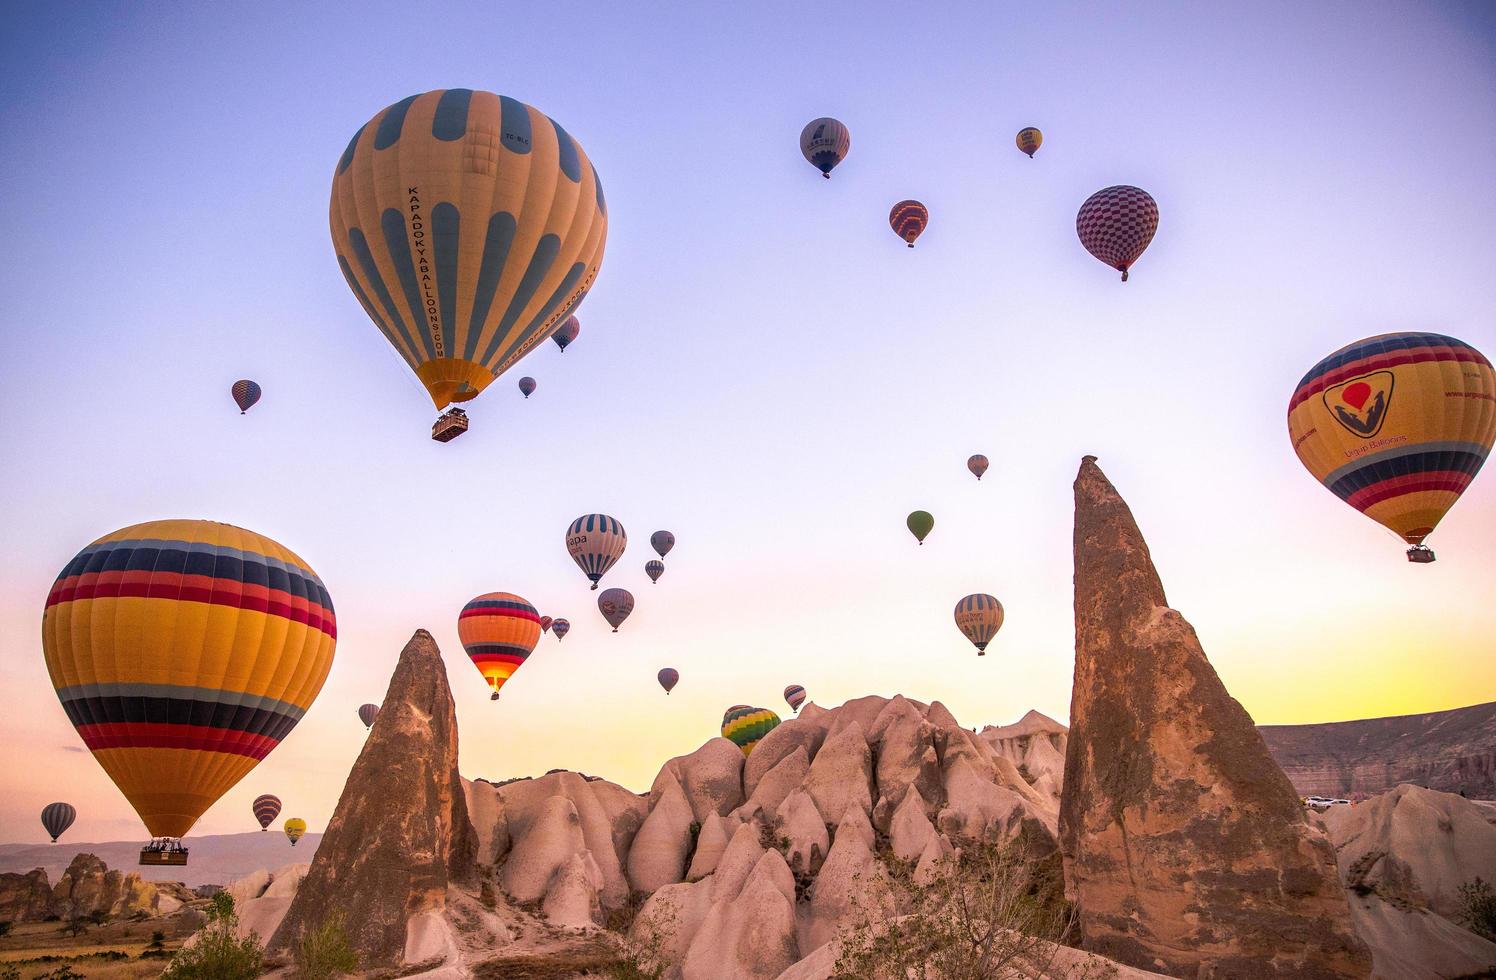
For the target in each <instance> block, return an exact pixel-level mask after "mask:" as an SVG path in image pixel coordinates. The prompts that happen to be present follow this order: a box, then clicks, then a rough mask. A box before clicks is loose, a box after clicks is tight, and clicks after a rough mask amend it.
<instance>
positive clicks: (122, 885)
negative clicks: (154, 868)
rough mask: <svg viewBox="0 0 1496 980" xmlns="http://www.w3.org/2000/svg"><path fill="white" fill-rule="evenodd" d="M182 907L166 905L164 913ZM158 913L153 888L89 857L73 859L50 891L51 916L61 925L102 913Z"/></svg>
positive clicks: (135, 876)
mask: <svg viewBox="0 0 1496 980" xmlns="http://www.w3.org/2000/svg"><path fill="white" fill-rule="evenodd" d="M180 907H181V903H180V902H176V901H172V902H169V903H168V908H167V909H166V911H175V909H176V908H180ZM160 911H162V910H161V895H160V893H159V892H158V891H157V889H156V886H155V885H154V884H152V883H151V882H149V881H145V880H143V879H142V878H141V877H140V875H139V874H136V873H135V872H133V871H132V872H130V873H129V874H125V873H124V872H121V871H118V870H110V868H109V866H108V865H106V864H105V863H104V862H103V861H101V860H100V859H99V858H98V857H96V856H94V855H92V854H79V855H77V856H75V857H74V858H73V860H72V863H70V864H69V865H68V869H67V870H66V871H64V872H63V874H62V877H61V878H58V879H57V884H56V885H54V886H53V887H52V902H51V914H53V915H56V916H59V917H60V918H62V919H63V920H64V921H66V920H68V919H72V918H75V917H78V916H88V915H91V914H93V913H96V912H102V913H103V914H105V915H107V916H110V917H118V916H123V915H133V914H135V913H137V912H144V913H146V914H147V915H155V914H157V913H158V912H160Z"/></svg>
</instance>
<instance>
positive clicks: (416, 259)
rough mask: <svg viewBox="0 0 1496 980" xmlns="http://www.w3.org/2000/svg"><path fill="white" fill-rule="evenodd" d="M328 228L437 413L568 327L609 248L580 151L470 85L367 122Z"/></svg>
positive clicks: (360, 293)
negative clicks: (566, 324)
mask: <svg viewBox="0 0 1496 980" xmlns="http://www.w3.org/2000/svg"><path fill="white" fill-rule="evenodd" d="M330 219H331V226H332V240H333V249H334V251H335V252H336V253H337V259H338V265H339V266H340V267H341V269H342V271H343V276H344V278H345V279H347V281H348V286H349V288H350V289H352V290H353V293H354V295H355V296H357V297H358V301H359V303H360V304H361V305H362V306H363V308H364V311H365V312H366V313H368V315H369V319H371V320H373V321H374V324H375V326H377V327H378V328H379V330H380V332H381V333H383V334H384V336H385V339H386V340H388V341H389V342H390V344H391V345H393V346H394V348H395V350H396V351H397V352H398V353H399V354H400V356H401V357H402V358H404V360H405V362H406V364H408V365H409V366H410V369H411V370H412V371H414V372H415V375H416V377H417V378H419V379H420V382H421V384H422V385H423V386H425V388H426V391H427V392H428V393H429V394H430V395H431V400H432V402H433V403H435V405H436V407H437V408H445V407H446V406H447V405H449V404H451V403H452V402H465V401H467V400H469V399H471V398H474V397H476V396H477V395H478V393H479V392H481V391H482V390H483V389H484V388H486V387H488V385H489V383H490V382H492V381H493V380H494V378H496V377H498V376H499V375H501V374H503V373H504V371H506V370H507V369H508V368H509V367H510V366H511V365H512V364H514V363H515V362H516V361H518V360H519V359H520V358H521V357H523V356H524V355H525V354H527V353H528V352H529V351H530V350H532V349H533V348H534V347H535V346H536V345H537V344H539V343H540V342H541V341H543V340H545V338H547V337H549V336H550V335H551V334H552V332H554V331H555V329H556V328H557V327H558V326H559V325H560V324H562V323H563V322H565V320H566V319H567V317H568V316H570V315H571V313H572V312H573V311H574V310H575V309H576V308H577V306H578V304H580V303H581V302H582V300H583V299H584V298H585V297H586V295H587V291H588V290H589V289H591V288H592V283H593V280H594V278H595V277H596V276H597V272H598V269H599V268H600V267H601V265H602V259H603V248H604V245H605V243H606V241H607V237H608V217H607V207H606V205H605V204H604V201H603V190H602V184H601V183H599V182H598V178H597V172H596V171H595V170H594V169H593V166H592V162H591V161H590V160H589V159H588V158H587V154H586V153H585V152H584V151H583V150H582V147H581V145H580V144H579V143H577V141H576V140H575V139H573V138H572V137H571V136H570V134H568V133H567V132H566V130H564V129H562V128H561V126H560V124H558V123H556V122H555V121H554V120H552V119H550V118H549V117H547V116H546V115H544V114H543V113H541V112H540V111H539V110H537V109H534V108H532V107H531V106H528V105H525V104H524V103H523V102H518V101H516V100H514V99H511V98H508V97H506V96H500V95H494V94H493V93H491V92H478V91H473V90H471V89H465V88H454V89H446V90H437V91H433V92H426V93H425V94H422V95H413V96H410V97H409V98H406V99H402V100H401V101H399V102H396V103H395V104H394V105H392V106H390V107H388V108H387V109H384V110H382V111H381V112H379V113H377V114H376V115H375V116H374V118H372V119H370V120H369V121H368V122H367V123H365V124H364V125H363V126H362V127H361V128H360V129H359V131H358V132H357V133H355V134H354V135H353V139H352V140H351V141H350V142H349V143H348V148H347V150H345V151H344V152H343V157H342V159H341V160H339V161H338V165H337V170H336V173H335V174H334V176H333V182H332V204H331V208H330Z"/></svg>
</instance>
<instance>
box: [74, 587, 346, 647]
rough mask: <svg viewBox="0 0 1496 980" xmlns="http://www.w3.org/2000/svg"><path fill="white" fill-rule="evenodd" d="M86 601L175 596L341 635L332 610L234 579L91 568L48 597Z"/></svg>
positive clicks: (293, 596) (297, 597)
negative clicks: (263, 615) (104, 570)
mask: <svg viewBox="0 0 1496 980" xmlns="http://www.w3.org/2000/svg"><path fill="white" fill-rule="evenodd" d="M86 599H171V600H175V601H180V602H202V603H206V604H208V605H212V606H229V607H232V608H235V609H247V610H250V611H251V612H261V613H265V614H267V615H270V616H279V617H281V618H282V619H289V620H291V621H292V622H294V623H305V624H306V625H307V626H309V627H311V628H312V629H316V630H321V631H322V632H323V633H326V634H327V635H328V636H330V637H332V638H333V639H337V636H338V625H337V620H336V619H335V618H334V617H333V615H332V612H331V610H328V609H325V608H324V607H322V606H321V605H320V604H318V603H314V602H312V601H310V600H308V599H306V598H305V597H303V596H296V595H291V594H290V593H288V592H283V591H281V590H279V589H267V588H265V587H263V586H257V585H251V584H249V583H245V582H237V581H234V580H233V579H224V578H212V577H208V576H202V575H181V574H178V573H176V572H160V571H156V572H100V573H97V574H95V573H93V572H88V573H85V574H83V575H79V576H76V577H70V578H66V579H59V580H58V581H57V582H56V584H54V585H53V586H52V592H51V594H49V595H48V596H47V605H48V606H49V607H50V606H55V605H58V604H60V603H64V602H81V601H83V600H86Z"/></svg>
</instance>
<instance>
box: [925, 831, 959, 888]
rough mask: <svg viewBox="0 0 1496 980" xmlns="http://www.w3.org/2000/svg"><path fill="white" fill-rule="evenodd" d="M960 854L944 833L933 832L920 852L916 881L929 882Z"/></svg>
mask: <svg viewBox="0 0 1496 980" xmlns="http://www.w3.org/2000/svg"><path fill="white" fill-rule="evenodd" d="M959 856H960V852H959V851H957V850H956V849H955V848H954V847H952V846H951V842H950V839H949V838H948V837H946V836H945V835H944V834H937V833H931V834H930V837H929V840H928V841H927V842H926V844H925V849H924V850H923V851H921V852H920V855H919V861H918V862H916V863H915V865H914V883H915V884H917V885H927V884H929V883H930V882H931V881H933V880H934V879H935V877H936V876H937V875H938V874H939V873H940V871H941V870H942V867H943V865H944V864H945V863H946V862H949V861H950V860H951V859H952V858H953V857H959Z"/></svg>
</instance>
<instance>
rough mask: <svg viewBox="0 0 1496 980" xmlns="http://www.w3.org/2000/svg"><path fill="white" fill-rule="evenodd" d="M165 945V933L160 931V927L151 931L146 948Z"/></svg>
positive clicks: (158, 947) (159, 947) (157, 947)
mask: <svg viewBox="0 0 1496 980" xmlns="http://www.w3.org/2000/svg"><path fill="white" fill-rule="evenodd" d="M165 946H166V933H164V932H162V931H161V930H160V929H156V930H153V931H152V932H151V941H150V944H149V945H148V946H146V949H162V948H164V947H165Z"/></svg>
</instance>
